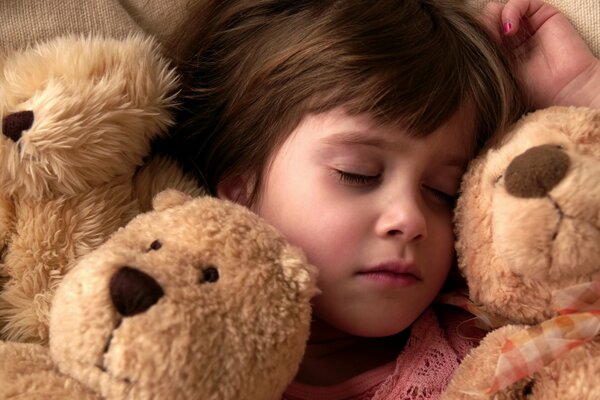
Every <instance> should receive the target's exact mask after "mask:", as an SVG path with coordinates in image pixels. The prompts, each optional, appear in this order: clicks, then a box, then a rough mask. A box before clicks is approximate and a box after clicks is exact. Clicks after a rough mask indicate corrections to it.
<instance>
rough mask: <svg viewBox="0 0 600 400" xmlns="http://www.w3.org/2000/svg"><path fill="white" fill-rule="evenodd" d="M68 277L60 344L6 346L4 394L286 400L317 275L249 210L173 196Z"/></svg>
mask: <svg viewBox="0 0 600 400" xmlns="http://www.w3.org/2000/svg"><path fill="white" fill-rule="evenodd" d="M155 207H156V210H155V211H151V212H148V213H146V214H142V215H139V216H137V217H136V218H135V219H133V220H132V221H131V222H130V223H129V224H128V225H127V226H126V227H125V228H122V229H120V230H119V231H118V232H116V233H115V234H114V235H113V236H112V237H111V238H110V239H109V240H108V241H107V242H106V243H104V244H103V245H102V246H100V247H99V248H98V249H96V250H95V251H93V252H91V253H90V254H88V255H86V256H84V257H82V258H81V259H80V262H79V263H78V265H77V266H76V267H75V268H74V269H73V270H72V271H71V272H70V273H69V274H67V275H66V276H65V278H64V279H63V281H62V283H61V284H60V286H59V289H58V291H57V293H56V296H55V297H54V302H53V307H52V311H51V324H50V348H49V349H48V348H47V347H45V346H42V345H38V344H31V343H15V342H4V343H1V342H0V398H3V399H5V398H11V396H15V395H17V394H18V395H19V396H18V398H19V399H42V398H43V399H66V398H69V399H71V398H72V399H75V398H77V399H101V398H103V399H104V398H106V399H132V400H133V399H135V400H143V399H157V400H158V399H161V400H162V399H173V400H178V399H202V400H216V399H220V400H234V399H235V400H244V399H246V400H257V399H261V400H268V399H279V398H280V397H281V394H282V393H283V391H284V389H285V387H286V386H287V385H288V384H289V382H290V381H291V380H292V379H293V377H294V375H295V373H296V371H297V369H298V366H299V364H300V361H301V359H302V356H303V354H304V349H305V343H306V340H307V338H308V332H309V326H310V315H311V307H310V299H311V298H312V296H313V295H314V294H316V292H317V289H316V269H314V268H313V267H312V266H310V265H308V264H307V263H306V261H305V258H304V256H303V254H302V252H301V251H300V250H298V249H297V248H295V247H292V246H290V245H289V244H288V243H287V242H286V241H285V240H284V239H283V238H282V236H281V235H280V234H279V233H278V232H277V231H276V230H275V229H274V228H272V227H271V226H270V225H268V224H267V223H265V222H264V221H263V220H262V219H260V218H259V217H258V216H256V215H255V214H254V213H252V212H250V211H249V210H247V209H246V208H243V207H241V206H239V205H236V204H233V203H230V202H228V201H225V200H219V199H215V198H212V197H198V198H194V199H191V198H189V197H187V196H185V195H184V194H182V193H181V192H177V191H174V190H169V191H165V192H162V193H161V194H159V195H158V196H157V197H156V199H155Z"/></svg>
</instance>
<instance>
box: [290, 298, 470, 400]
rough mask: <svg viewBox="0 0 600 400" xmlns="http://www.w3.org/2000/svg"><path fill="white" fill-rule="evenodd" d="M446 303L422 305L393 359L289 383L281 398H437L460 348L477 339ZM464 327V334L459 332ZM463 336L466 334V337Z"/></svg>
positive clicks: (460, 354)
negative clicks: (335, 379) (354, 372)
mask: <svg viewBox="0 0 600 400" xmlns="http://www.w3.org/2000/svg"><path fill="white" fill-rule="evenodd" d="M450 308H451V307H444V308H442V309H441V310H443V311H441V312H438V313H437V314H436V312H434V310H433V309H429V310H427V311H426V312H425V313H424V314H423V315H421V317H419V319H418V320H417V321H415V323H414V324H413V325H412V328H411V335H410V338H409V339H408V342H407V344H406V346H405V347H404V350H403V351H402V352H401V353H400V354H399V355H398V357H397V358H396V360H395V361H393V362H391V363H388V364H385V365H382V366H380V367H378V368H376V369H374V370H371V371H367V372H365V373H362V374H360V375H358V376H355V377H354V378H352V379H350V380H348V381H345V382H342V383H340V384H337V385H333V386H326V387H316V386H308V385H304V384H300V383H296V382H294V383H292V384H291V385H290V386H289V387H288V389H287V390H286V392H285V394H284V395H283V400H366V399H372V400H416V399H437V398H439V396H440V395H441V393H442V391H443V390H444V389H445V388H446V386H447V385H448V382H449V381H450V378H451V376H452V373H453V372H454V370H455V369H456V367H457V366H458V364H459V362H460V361H461V360H462V358H463V357H464V356H465V355H466V353H467V352H468V351H469V350H470V349H471V348H472V347H473V346H474V345H476V343H477V341H478V340H479V339H481V335H477V337H474V336H473V332H472V331H471V330H467V329H464V330H463V329H461V323H463V322H465V318H466V316H465V314H463V313H461V312H459V311H457V309H455V308H452V309H450ZM467 331H468V335H466V334H465V332H467ZM467 336H469V337H467Z"/></svg>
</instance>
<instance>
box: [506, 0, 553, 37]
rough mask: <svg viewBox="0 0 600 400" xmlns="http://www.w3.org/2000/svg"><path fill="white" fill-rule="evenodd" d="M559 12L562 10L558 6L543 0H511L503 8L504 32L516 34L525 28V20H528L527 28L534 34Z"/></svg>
mask: <svg viewBox="0 0 600 400" xmlns="http://www.w3.org/2000/svg"><path fill="white" fill-rule="evenodd" d="M558 14H560V12H559V11H558V10H557V9H556V8H554V7H553V6H551V5H549V4H547V3H545V2H544V1H543V0H510V1H509V2H508V3H507V4H506V6H505V7H504V9H503V10H502V17H501V19H502V26H503V32H504V34H505V35H507V36H511V35H515V34H516V33H517V32H519V30H520V29H523V21H527V23H526V24H525V29H527V30H528V31H529V33H530V34H531V35H533V34H535V32H537V31H538V29H539V28H540V27H541V26H542V25H544V24H545V23H546V22H547V21H548V20H549V19H550V18H552V17H554V16H556V15H558Z"/></svg>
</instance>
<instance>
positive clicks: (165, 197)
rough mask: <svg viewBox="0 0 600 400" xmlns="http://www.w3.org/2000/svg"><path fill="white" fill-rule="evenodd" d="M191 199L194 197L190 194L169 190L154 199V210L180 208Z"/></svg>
mask: <svg viewBox="0 0 600 400" xmlns="http://www.w3.org/2000/svg"><path fill="white" fill-rule="evenodd" d="M191 199H192V197H191V196H190V195H188V194H185V193H183V192H180V191H178V190H175V189H167V190H164V191H162V192H160V193H159V194H157V195H156V196H154V198H153V199H152V208H153V209H155V210H157V211H162V210H166V209H167V208H171V207H175V206H179V205H181V204H183V203H185V202H187V201H189V200H191Z"/></svg>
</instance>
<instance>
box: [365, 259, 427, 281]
mask: <svg viewBox="0 0 600 400" xmlns="http://www.w3.org/2000/svg"><path fill="white" fill-rule="evenodd" d="M358 275H359V276H361V277H364V278H367V279H370V280H374V281H378V282H381V283H389V284H398V285H400V286H409V285H412V284H415V283H417V282H420V281H422V280H423V278H422V276H421V272H420V271H419V270H418V269H417V268H416V267H415V266H414V264H412V263H409V262H404V261H387V262H384V263H380V264H377V265H375V266H372V267H368V268H365V269H363V270H361V271H359V272H358Z"/></svg>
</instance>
